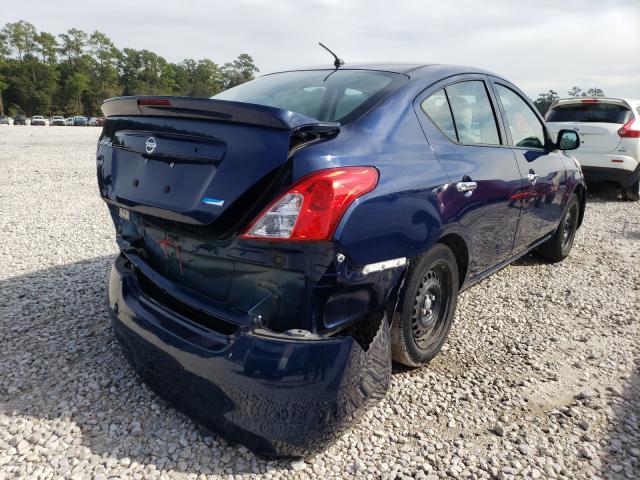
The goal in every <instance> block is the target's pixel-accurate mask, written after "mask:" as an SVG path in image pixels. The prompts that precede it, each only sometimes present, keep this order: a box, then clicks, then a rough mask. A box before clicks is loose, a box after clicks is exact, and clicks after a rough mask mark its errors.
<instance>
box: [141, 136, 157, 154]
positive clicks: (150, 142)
mask: <svg viewBox="0 0 640 480" xmlns="http://www.w3.org/2000/svg"><path fill="white" fill-rule="evenodd" d="M144 149H145V151H146V152H147V153H148V154H149V155H151V154H152V153H153V151H154V150H155V149H156V139H155V138H153V137H149V138H147V141H146V142H144Z"/></svg>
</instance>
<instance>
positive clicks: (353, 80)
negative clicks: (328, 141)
mask: <svg viewBox="0 0 640 480" xmlns="http://www.w3.org/2000/svg"><path fill="white" fill-rule="evenodd" d="M407 80H408V77H407V76H406V75H403V74H399V73H390V72H379V71H372V70H305V71H296V72H283V73H276V74H272V75H265V76H264V77H260V78H257V79H256V80H252V81H251V82H247V83H243V84H242V85H238V86H237V87H234V88H231V89H229V90H226V91H224V92H221V93H219V94H218V95H215V96H214V97H211V98H213V99H217V100H232V101H236V102H245V103H254V104H258V105H266V106H269V107H277V108H282V109H284V110H290V111H292V112H296V113H300V114H302V115H306V116H308V117H312V118H315V119H316V120H320V121H324V122H340V123H342V124H346V123H349V122H351V121H353V120H355V119H356V118H359V117H360V116H362V115H363V114H364V113H366V112H367V111H369V110H370V109H371V108H372V107H373V106H374V105H375V104H377V103H378V102H379V101H380V100H382V98H384V97H385V96H386V95H387V94H389V93H390V92H391V91H393V90H395V89H396V88H398V86H399V85H401V84H402V83H404V82H406V81H407Z"/></svg>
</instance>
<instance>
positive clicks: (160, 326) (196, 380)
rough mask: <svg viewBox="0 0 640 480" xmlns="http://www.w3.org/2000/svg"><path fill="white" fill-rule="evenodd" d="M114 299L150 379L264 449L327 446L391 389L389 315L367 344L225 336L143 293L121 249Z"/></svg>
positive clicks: (297, 451)
mask: <svg viewBox="0 0 640 480" xmlns="http://www.w3.org/2000/svg"><path fill="white" fill-rule="evenodd" d="M109 305H110V311H111V317H112V321H113V326H114V330H115V334H116V337H117V339H118V341H119V342H120V344H121V346H122V349H123V351H124V353H125V356H126V357H127V360H128V361H129V363H130V364H131V365H132V366H133V368H134V369H135V371H136V372H137V373H138V374H139V375H140V377H142V379H143V380H144V381H145V383H147V384H148V385H149V386H150V387H151V388H152V389H153V390H154V391H155V392H156V393H157V394H158V395H159V396H160V397H162V398H164V399H165V400H167V401H168V402H169V403H171V404H172V405H173V406H174V407H175V408H177V409H178V410H180V411H182V412H184V413H185V414H187V415H188V416H190V417H191V418H193V419H194V420H195V421H197V422H199V423H201V424H203V425H205V426H206V427H208V428H210V429H211V430H213V431H215V432H217V433H219V434H221V435H222V436H224V437H225V438H227V439H229V440H231V441H236V442H240V443H243V444H245V445H247V446H248V447H249V448H250V449H252V450H253V451H254V452H256V453H258V454H261V455H265V456H305V455H309V454H312V453H315V452H317V451H319V450H321V449H323V448H325V447H326V446H327V445H328V444H330V443H331V442H332V441H334V440H335V439H336V438H337V437H338V436H339V435H340V434H341V433H342V432H343V431H344V430H345V429H346V428H348V427H349V425H350V424H351V423H352V421H353V420H354V418H355V417H356V416H357V415H358V414H359V413H361V412H362V411H363V410H365V409H367V408H368V407H369V406H371V405H372V404H373V403H375V402H377V401H378V400H379V399H381V398H382V397H383V396H384V394H385V392H386V390H387V388H388V386H389V381H390V376H391V355H390V343H389V328H388V323H387V321H386V319H383V320H382V321H381V322H380V327H379V328H378V331H377V333H376V335H375V336H374V338H373V340H372V341H371V343H370V344H369V345H368V346H367V347H366V351H365V349H363V347H361V346H360V344H359V343H357V342H356V341H355V340H354V339H353V338H352V337H350V336H333V337H316V338H313V339H306V338H303V337H297V336H287V335H285V334H269V333H268V332H263V333H260V330H258V329H255V328H245V329H242V330H240V331H239V332H237V333H235V334H234V335H232V336H227V337H224V336H222V335H219V334H217V333H216V332H212V331H210V330H207V329H205V328H203V327H202V326H201V325H197V324H195V323H193V322H191V321H189V320H188V319H187V318H185V317H182V316H181V315H179V314H177V313H176V312H174V311H172V310H169V309H168V308H165V307H164V306H163V305H160V304H159V303H158V302H156V301H154V300H153V299H150V298H148V297H146V296H145V294H144V293H143V292H142V291H141V288H140V285H139V282H138V279H137V277H136V275H135V271H134V267H133V266H132V265H131V263H130V262H128V261H127V259H126V258H125V257H123V256H120V257H118V259H116V262H115V264H114V266H113V269H112V272H111V277H110V285H109ZM225 339H226V340H225Z"/></svg>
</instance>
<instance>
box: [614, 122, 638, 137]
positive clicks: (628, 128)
mask: <svg viewBox="0 0 640 480" xmlns="http://www.w3.org/2000/svg"><path fill="white" fill-rule="evenodd" d="M618 135H620V136H621V137H622V138H640V122H637V121H636V120H634V119H633V118H632V119H631V120H629V121H628V122H627V123H625V124H624V125H623V126H622V127H620V129H619V130H618Z"/></svg>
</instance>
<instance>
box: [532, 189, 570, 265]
mask: <svg viewBox="0 0 640 480" xmlns="http://www.w3.org/2000/svg"><path fill="white" fill-rule="evenodd" d="M579 218H580V202H579V201H578V197H577V196H576V195H575V194H573V195H571V198H570V199H569V203H568V204H567V209H566V210H565V212H564V215H563V216H562V219H561V220H560V225H558V229H557V230H556V232H555V233H554V234H553V236H552V237H551V238H550V239H549V240H547V241H546V242H545V243H543V244H542V245H540V246H539V247H538V250H537V253H538V255H540V256H541V257H543V258H546V259H547V260H551V261H552V262H560V261H562V260H564V259H565V258H566V257H567V255H569V252H570V251H571V247H572V246H573V239H574V238H575V235H576V230H577V229H578V220H579Z"/></svg>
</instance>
